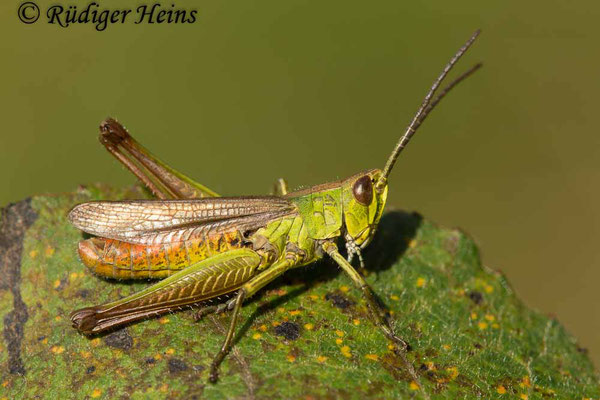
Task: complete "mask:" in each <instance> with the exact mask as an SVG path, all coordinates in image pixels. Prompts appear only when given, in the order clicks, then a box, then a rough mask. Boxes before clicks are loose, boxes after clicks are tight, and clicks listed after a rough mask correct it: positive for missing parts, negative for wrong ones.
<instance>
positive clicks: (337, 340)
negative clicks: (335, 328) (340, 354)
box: [335, 338, 344, 344]
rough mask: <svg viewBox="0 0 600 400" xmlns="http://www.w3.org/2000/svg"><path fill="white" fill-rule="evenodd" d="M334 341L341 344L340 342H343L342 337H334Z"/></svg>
mask: <svg viewBox="0 0 600 400" xmlns="http://www.w3.org/2000/svg"><path fill="white" fill-rule="evenodd" d="M335 343H336V344H342V343H344V339H341V338H337V339H335Z"/></svg>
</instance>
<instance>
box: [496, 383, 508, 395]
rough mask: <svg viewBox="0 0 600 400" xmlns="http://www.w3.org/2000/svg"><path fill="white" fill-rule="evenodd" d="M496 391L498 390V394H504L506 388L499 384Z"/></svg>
mask: <svg viewBox="0 0 600 400" xmlns="http://www.w3.org/2000/svg"><path fill="white" fill-rule="evenodd" d="M496 392H498V394H504V393H506V388H505V387H504V386H502V385H500V386H498V387H497V388H496Z"/></svg>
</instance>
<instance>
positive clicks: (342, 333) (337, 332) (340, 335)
mask: <svg viewBox="0 0 600 400" xmlns="http://www.w3.org/2000/svg"><path fill="white" fill-rule="evenodd" d="M335 334H336V335H338V336H339V337H344V332H343V331H340V330H337V331H335Z"/></svg>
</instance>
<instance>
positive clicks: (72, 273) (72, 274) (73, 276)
mask: <svg viewBox="0 0 600 400" xmlns="http://www.w3.org/2000/svg"><path fill="white" fill-rule="evenodd" d="M77 277H79V274H78V273H77V272H71V274H69V278H71V280H75V279H77Z"/></svg>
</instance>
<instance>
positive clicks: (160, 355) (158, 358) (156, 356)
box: [154, 353, 162, 360]
mask: <svg viewBox="0 0 600 400" xmlns="http://www.w3.org/2000/svg"><path fill="white" fill-rule="evenodd" d="M154 359H155V360H162V354H160V353H156V354H155V355H154Z"/></svg>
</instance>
